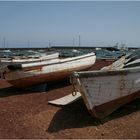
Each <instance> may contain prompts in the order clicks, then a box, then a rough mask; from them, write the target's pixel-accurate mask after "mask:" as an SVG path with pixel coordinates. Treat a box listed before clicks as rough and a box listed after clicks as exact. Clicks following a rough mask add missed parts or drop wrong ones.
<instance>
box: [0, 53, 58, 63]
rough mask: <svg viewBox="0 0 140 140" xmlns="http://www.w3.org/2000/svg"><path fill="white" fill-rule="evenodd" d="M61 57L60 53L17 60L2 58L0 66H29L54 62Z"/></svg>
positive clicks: (18, 58)
mask: <svg viewBox="0 0 140 140" xmlns="http://www.w3.org/2000/svg"><path fill="white" fill-rule="evenodd" d="M58 57H59V53H58V52H56V53H51V54H48V55H47V54H46V55H42V56H39V55H37V56H32V57H31V56H30V57H29V56H28V57H27V56H26V57H20V56H18V57H15V58H1V59H0V64H1V66H5V65H9V64H27V63H33V62H42V61H46V60H52V59H57V58H58Z"/></svg>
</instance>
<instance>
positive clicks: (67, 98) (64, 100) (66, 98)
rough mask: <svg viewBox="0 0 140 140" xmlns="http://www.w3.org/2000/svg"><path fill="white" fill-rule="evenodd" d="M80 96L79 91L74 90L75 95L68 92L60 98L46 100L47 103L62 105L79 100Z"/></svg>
mask: <svg viewBox="0 0 140 140" xmlns="http://www.w3.org/2000/svg"><path fill="white" fill-rule="evenodd" d="M80 98H81V93H80V92H76V95H75V96H73V95H72V94H69V95H66V96H64V97H62V98H59V99H56V100H52V101H48V103H49V104H52V105H58V106H63V105H68V104H71V103H73V102H75V101H77V100H79V99H80Z"/></svg>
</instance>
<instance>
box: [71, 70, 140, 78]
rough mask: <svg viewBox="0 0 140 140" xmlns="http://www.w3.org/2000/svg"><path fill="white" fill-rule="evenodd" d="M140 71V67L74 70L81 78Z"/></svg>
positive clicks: (75, 74)
mask: <svg viewBox="0 0 140 140" xmlns="http://www.w3.org/2000/svg"><path fill="white" fill-rule="evenodd" d="M135 72H140V67H133V68H124V69H120V70H99V71H82V72H74V73H73V75H74V76H75V77H79V78H87V77H99V76H113V75H127V74H128V73H135Z"/></svg>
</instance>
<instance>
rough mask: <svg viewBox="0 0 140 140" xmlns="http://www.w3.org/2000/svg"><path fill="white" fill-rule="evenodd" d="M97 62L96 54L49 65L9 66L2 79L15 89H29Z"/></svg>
mask: <svg viewBox="0 0 140 140" xmlns="http://www.w3.org/2000/svg"><path fill="white" fill-rule="evenodd" d="M95 60H96V55H95V53H89V54H85V55H82V56H77V57H72V58H66V59H59V61H57V62H53V63H49V64H48V63H47V64H42V63H37V64H36V63H34V64H33V65H32V64H30V66H27V64H24V65H23V64H20V65H8V66H7V67H6V68H5V69H3V70H2V72H1V77H2V78H4V79H6V80H7V81H8V82H9V83H10V84H12V85H13V86H15V87H28V86H32V85H37V84H41V83H46V82H52V81H56V80H60V79H64V78H67V77H69V75H70V74H71V73H72V72H74V71H81V70H86V69H88V68H90V67H91V66H92V65H93V64H94V63H95Z"/></svg>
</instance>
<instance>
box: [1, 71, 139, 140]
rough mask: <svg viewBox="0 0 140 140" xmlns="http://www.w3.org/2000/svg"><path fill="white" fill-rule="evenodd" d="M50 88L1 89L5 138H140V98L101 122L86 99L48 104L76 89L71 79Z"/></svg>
mask: <svg viewBox="0 0 140 140" xmlns="http://www.w3.org/2000/svg"><path fill="white" fill-rule="evenodd" d="M93 69H94V68H93ZM47 87H48V88H47V91H46V92H35V91H30V90H21V89H15V88H8V89H3V90H0V107H1V109H0V138H1V139H2V138H6V139H8V138H18V139H20V138H28V139H29V138H33V139H35V138H45V139H46V138H49V139H56V138H59V139H67V138H74V139H75V138H101V139H103V138H122V139H124V138H129V139H130V138H133V139H135V138H140V99H138V100H135V101H133V102H131V103H129V104H126V105H124V106H123V107H121V108H119V109H118V110H116V111H115V112H114V113H112V114H111V115H110V116H108V117H106V118H105V119H104V120H102V121H99V120H96V119H95V118H93V117H91V115H90V114H89V113H88V111H87V109H86V107H85V104H84V103H83V100H82V99H81V100H79V101H77V102H75V103H72V104H70V105H67V106H63V107H62V106H61V107H60V106H52V105H49V104H48V101H49V100H53V99H57V98H59V97H62V96H64V95H67V94H70V93H71V92H72V86H71V85H70V84H69V81H63V82H58V83H55V84H48V85H47Z"/></svg>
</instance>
